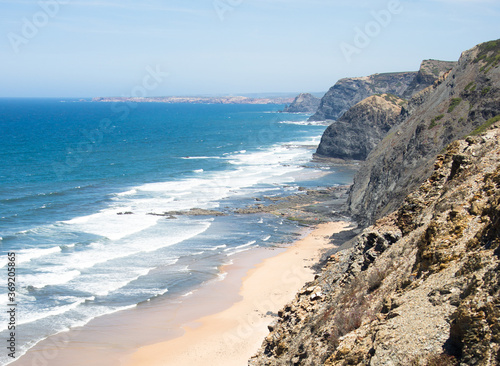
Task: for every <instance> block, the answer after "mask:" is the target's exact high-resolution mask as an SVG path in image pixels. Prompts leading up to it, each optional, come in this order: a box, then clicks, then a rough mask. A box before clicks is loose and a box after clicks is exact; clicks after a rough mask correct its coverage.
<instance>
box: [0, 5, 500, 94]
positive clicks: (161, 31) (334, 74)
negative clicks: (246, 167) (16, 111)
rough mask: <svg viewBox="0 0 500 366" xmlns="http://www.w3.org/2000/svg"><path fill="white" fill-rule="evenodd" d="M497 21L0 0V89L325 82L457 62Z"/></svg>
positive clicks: (200, 88) (315, 8) (443, 10)
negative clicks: (426, 61)
mask: <svg viewBox="0 0 500 366" xmlns="http://www.w3.org/2000/svg"><path fill="white" fill-rule="evenodd" d="M398 3H399V4H398ZM389 11H391V12H389ZM374 12H375V13H376V14H384V16H382V15H379V16H377V17H378V18H379V19H378V20H377V19H376V18H377V17H376V16H375V15H374ZM381 12H382V13H381ZM387 14H390V19H389V17H387ZM499 19H500V2H499V1H498V0H401V1H399V2H398V1H397V0H392V1H387V0H384V1H378V0H372V1H356V0H339V1H336V0H170V1H167V0H163V1H160V0H149V1H145V0H143V1H134V0H87V1H84V0H64V1H63V0H33V1H32V0H0V35H1V36H0V60H1V65H2V67H1V69H0V96H1V97H14V96H16V97H17V96H21V97H25V96H28V97H29V96H42V97H45V96H48V97H91V96H128V95H131V94H134V93H135V94H138V95H139V94H141V93H144V91H146V95H148V96H161V95H194V94H240V93H252V92H302V91H311V92H319V91H326V90H327V89H328V88H329V87H330V86H332V85H333V84H334V83H335V82H336V81H337V80H338V79H339V78H342V77H347V76H364V75H369V74H372V73H375V72H388V71H410V70H417V69H418V67H419V65H420V62H421V60H423V59H427V58H434V59H443V60H457V59H458V57H459V56H460V53H461V51H464V50H466V49H469V48H471V47H473V46H474V45H476V44H477V43H481V42H484V41H488V40H492V39H497V38H500V22H499ZM377 24H378V26H377ZM360 31H363V33H369V34H368V35H367V36H361V35H359V32H360ZM354 47H355V48H354ZM346 50H348V51H349V52H346ZM346 55H347V57H346ZM148 70H149V71H148ZM151 70H159V71H160V72H161V73H160V74H159V75H158V74H157V75H153V76H156V78H154V77H151V76H148V75H149V74H151ZM166 72H168V74H169V75H168V76H165V74H164V73H166ZM144 81H145V84H144V85H143V83H144Z"/></svg>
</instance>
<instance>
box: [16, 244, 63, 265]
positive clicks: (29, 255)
mask: <svg viewBox="0 0 500 366" xmlns="http://www.w3.org/2000/svg"><path fill="white" fill-rule="evenodd" d="M59 252H61V247H60V246H55V247H50V248H43V249H38V248H35V249H21V250H19V251H17V252H16V261H17V263H18V264H21V263H26V262H29V261H31V260H33V259H37V258H41V257H45V256H48V255H51V254H55V253H59Z"/></svg>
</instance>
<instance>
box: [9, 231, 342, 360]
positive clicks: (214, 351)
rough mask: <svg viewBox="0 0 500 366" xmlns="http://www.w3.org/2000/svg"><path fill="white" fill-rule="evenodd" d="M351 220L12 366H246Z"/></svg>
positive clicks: (52, 340) (263, 252)
mask: <svg viewBox="0 0 500 366" xmlns="http://www.w3.org/2000/svg"><path fill="white" fill-rule="evenodd" d="M349 225H350V224H349V223H347V222H330V223H322V224H319V225H317V226H316V227H315V228H314V229H312V230H311V231H310V232H309V233H308V234H307V235H305V236H304V237H303V238H302V239H299V240H297V241H296V242H294V243H292V244H291V245H290V246H287V247H286V248H274V249H269V248H256V249H252V250H249V251H246V252H243V253H239V254H236V255H234V256H233V258H232V263H231V264H229V265H227V266H225V267H223V268H221V276H223V278H224V279H223V280H214V281H211V282H209V283H207V284H205V285H203V286H202V287H200V288H199V289H197V290H195V291H193V293H190V294H185V295H184V296H180V297H178V298H173V299H172V298H168V297H167V298H164V299H163V298H160V299H157V300H155V301H151V302H146V303H142V304H139V305H138V306H136V307H133V308H131V309H128V310H124V311H120V312H117V313H114V314H110V315H106V316H102V317H98V318H96V319H94V320H92V321H91V322H89V323H87V324H85V325H84V326H82V327H77V328H73V329H71V330H70V331H68V332H63V333H59V334H57V335H54V336H51V337H49V338H47V339H45V340H43V341H42V342H40V343H38V344H37V345H35V346H34V347H33V348H32V349H30V350H29V351H28V352H27V353H26V354H25V355H24V356H22V357H21V358H19V359H18V360H17V361H15V362H14V363H12V364H11V365H12V366H18V365H19V366H21V365H22V366H25V365H32V366H34V365H36V366H46V365H50V366H84V365H85V366H86V365H93V366H159V365H162V366H165V365H176V366H182V365H190V366H191V365H201V364H205V365H217V366H224V365H231V366H238V365H246V364H247V360H248V359H249V358H250V357H251V356H252V355H254V354H255V352H256V351H257V349H258V348H259V347H260V345H261V344H262V341H263V340H264V338H265V337H266V336H267V334H268V332H269V331H268V328H267V326H268V325H269V324H270V323H272V322H273V320H274V319H275V317H276V313H277V311H278V310H279V309H281V308H282V307H283V306H284V305H285V304H287V303H288V302H289V301H291V300H292V299H293V298H294V296H295V294H296V293H297V291H298V290H299V289H300V288H301V287H302V286H303V285H304V284H305V283H306V282H307V281H310V280H312V279H313V277H314V273H313V270H312V269H311V268H310V267H311V266H312V265H314V264H315V263H317V261H318V260H319V259H320V257H321V254H322V252H323V251H324V249H326V248H331V246H332V244H331V243H330V236H331V235H332V234H334V233H337V232H340V231H342V230H344V229H346V228H348V226H349Z"/></svg>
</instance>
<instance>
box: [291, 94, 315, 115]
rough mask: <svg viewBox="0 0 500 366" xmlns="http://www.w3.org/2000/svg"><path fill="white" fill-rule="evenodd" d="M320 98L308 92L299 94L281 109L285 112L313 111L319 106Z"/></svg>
mask: <svg viewBox="0 0 500 366" xmlns="http://www.w3.org/2000/svg"><path fill="white" fill-rule="evenodd" d="M320 101H321V99H319V98H316V97H315V96H314V95H312V94H309V93H302V94H299V95H298V96H297V97H296V98H295V99H294V100H293V102H292V103H291V104H290V105H289V106H288V107H286V108H285V109H283V112H287V113H314V112H316V110H317V109H318V107H319V103H320Z"/></svg>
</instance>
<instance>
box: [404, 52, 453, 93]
mask: <svg viewBox="0 0 500 366" xmlns="http://www.w3.org/2000/svg"><path fill="white" fill-rule="evenodd" d="M456 64H457V62H456V61H439V60H424V61H422V63H421V64H420V69H419V70H418V73H417V75H416V76H415V78H414V79H413V80H412V82H411V83H410V85H409V86H408V89H406V91H405V92H404V94H403V98H405V99H410V98H411V97H412V96H413V95H414V94H416V93H418V92H419V91H421V90H424V89H425V88H427V87H428V86H431V85H432V84H434V82H435V81H436V80H438V79H439V78H441V77H442V76H443V75H444V74H446V73H447V72H448V71H450V70H451V69H452V68H454V67H455V65H456Z"/></svg>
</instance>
